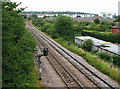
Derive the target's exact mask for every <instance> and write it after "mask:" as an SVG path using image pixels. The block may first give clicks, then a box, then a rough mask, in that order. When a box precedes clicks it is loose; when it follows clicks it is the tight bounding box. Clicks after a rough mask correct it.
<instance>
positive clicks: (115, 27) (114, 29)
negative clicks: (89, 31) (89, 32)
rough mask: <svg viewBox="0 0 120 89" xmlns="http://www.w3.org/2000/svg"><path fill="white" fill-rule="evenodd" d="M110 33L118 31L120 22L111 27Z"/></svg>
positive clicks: (119, 30) (119, 31)
mask: <svg viewBox="0 0 120 89" xmlns="http://www.w3.org/2000/svg"><path fill="white" fill-rule="evenodd" d="M112 33H120V23H118V24H116V25H115V26H113V27H112Z"/></svg>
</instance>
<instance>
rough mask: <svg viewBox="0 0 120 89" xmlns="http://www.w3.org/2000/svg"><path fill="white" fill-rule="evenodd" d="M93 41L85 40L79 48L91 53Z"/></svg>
mask: <svg viewBox="0 0 120 89" xmlns="http://www.w3.org/2000/svg"><path fill="white" fill-rule="evenodd" d="M92 43H93V41H92V40H91V39H88V40H85V42H84V43H83V45H81V48H83V49H84V50H87V51H91V48H92Z"/></svg>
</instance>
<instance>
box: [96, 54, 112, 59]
mask: <svg viewBox="0 0 120 89" xmlns="http://www.w3.org/2000/svg"><path fill="white" fill-rule="evenodd" d="M96 54H97V55H99V56H100V57H101V59H104V60H106V61H109V60H110V59H111V58H110V55H109V54H108V53H105V52H99V53H96Z"/></svg>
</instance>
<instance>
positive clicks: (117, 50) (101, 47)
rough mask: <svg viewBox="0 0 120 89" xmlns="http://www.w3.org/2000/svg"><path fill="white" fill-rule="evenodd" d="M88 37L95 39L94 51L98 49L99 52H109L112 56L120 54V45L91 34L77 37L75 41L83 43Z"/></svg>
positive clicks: (79, 43)
mask: <svg viewBox="0 0 120 89" xmlns="http://www.w3.org/2000/svg"><path fill="white" fill-rule="evenodd" d="M87 39H91V40H92V41H93V45H92V51H93V50H98V52H107V53H108V54H110V55H111V56H112V55H120V46H118V45H115V44H112V43H110V42H106V41H103V40H99V39H96V38H93V37H90V36H80V37H75V43H77V44H78V45H82V44H83V43H84V41H85V40H87Z"/></svg>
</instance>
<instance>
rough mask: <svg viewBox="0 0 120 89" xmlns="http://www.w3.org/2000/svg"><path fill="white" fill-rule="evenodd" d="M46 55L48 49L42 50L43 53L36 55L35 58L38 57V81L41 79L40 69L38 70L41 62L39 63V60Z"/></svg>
mask: <svg viewBox="0 0 120 89" xmlns="http://www.w3.org/2000/svg"><path fill="white" fill-rule="evenodd" d="M47 55H48V48H46V47H45V48H43V53H42V54H38V55H36V56H35V57H38V64H39V80H42V78H41V72H42V69H41V68H40V64H41V61H40V58H41V57H42V56H47Z"/></svg>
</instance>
